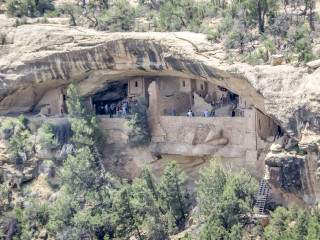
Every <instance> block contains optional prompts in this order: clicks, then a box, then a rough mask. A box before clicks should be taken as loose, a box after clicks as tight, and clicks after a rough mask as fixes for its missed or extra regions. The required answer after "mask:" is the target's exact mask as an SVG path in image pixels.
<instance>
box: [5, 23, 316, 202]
mask: <svg viewBox="0 0 320 240" xmlns="http://www.w3.org/2000/svg"><path fill="white" fill-rule="evenodd" d="M8 36H10V41H9V42H10V44H7V45H3V46H0V115H4V114H8V113H17V112H19V113H20V112H28V111H31V110H32V109H33V108H34V106H36V104H37V103H38V101H39V100H40V98H41V97H42V96H43V95H44V94H45V93H46V91H48V89H51V88H55V87H58V86H63V85H66V84H68V83H70V82H71V80H72V79H76V80H77V81H78V82H79V87H80V90H81V93H82V94H83V95H90V94H93V93H95V92H97V91H99V90H101V89H103V88H105V87H106V86H107V82H108V81H111V80H118V79H126V78H130V77H133V76H154V75H156V76H160V75H162V76H181V77H190V78H194V79H201V80H205V81H209V82H212V83H215V84H217V85H219V86H222V87H226V88H228V89H229V90H231V91H233V92H235V93H237V94H239V95H240V96H241V97H242V98H243V99H245V100H246V101H247V103H248V104H249V105H250V104H251V105H253V106H254V107H256V108H257V109H259V110H260V111H262V112H263V113H265V114H267V115H269V116H271V117H272V118H273V119H274V120H275V121H276V123H278V124H279V125H280V126H281V128H282V129H284V130H285V131H286V132H287V133H288V136H290V137H295V139H297V140H298V141H300V142H299V147H300V148H301V149H305V150H306V151H307V155H306V156H304V157H300V156H298V155H292V154H290V153H282V152H277V153H272V154H275V155H273V156H269V157H268V158H267V162H266V163H267V165H268V166H269V168H270V171H271V173H272V171H275V172H277V175H274V174H273V175H274V176H278V177H279V179H278V180H277V183H276V182H272V181H269V185H273V187H274V188H275V189H280V190H281V191H282V192H291V193H294V194H297V195H298V196H300V197H301V198H302V199H306V197H310V198H312V199H313V200H312V201H307V202H308V203H313V202H314V200H316V199H318V200H319V199H320V197H318V195H319V193H320V191H319V192H317V191H315V190H314V189H316V188H318V186H319V182H318V180H317V179H316V178H314V176H316V173H315V172H314V171H315V169H314V164H313V163H316V165H317V161H318V152H319V151H318V142H317V141H318V136H319V120H320V114H319V113H320V85H319V84H318V81H319V78H320V68H317V69H315V70H314V71H313V72H312V73H311V71H308V68H294V67H292V66H285V65H279V66H267V65H264V66H255V67H251V66H248V65H247V64H234V65H227V64H226V63H225V62H223V57H222V58H221V46H220V45H219V44H214V43H209V42H208V41H207V40H206V38H205V36H204V35H202V34H195V33H183V32H180V33H105V32H96V31H94V30H90V29H83V28H71V27H67V26H57V25H31V26H20V27H18V28H11V29H8ZM306 128H308V130H310V131H312V132H313V135H314V138H312V139H311V138H310V137H309V138H308V140H306V141H305V140H304V139H305V138H306V135H305V134H303V133H302V130H304V129H306ZM212 131H213V130H212ZM213 135H215V133H213ZM283 147H284V146H281V148H283ZM281 151H282V150H281ZM114 154H115V155H116V153H114ZM114 159H121V156H118V157H117V158H114ZM310 159H312V161H313V162H312V164H310V163H311V160H310ZM115 164H119V165H121V164H122V163H121V160H119V161H118V162H116V163H115ZM126 167H127V168H130V164H127V165H126ZM294 169H299V170H296V171H297V172H295V173H294V174H293V175H291V172H292V171H293V170H294ZM319 172H320V171H319ZM271 175H272V174H271ZM304 178H309V179H311V178H312V181H307V182H308V184H307V185H305V184H304V182H305V181H304ZM277 184H278V185H277ZM279 184H280V185H279ZM319 196H320V195H319Z"/></svg>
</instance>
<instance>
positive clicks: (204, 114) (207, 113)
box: [203, 109, 209, 117]
mask: <svg viewBox="0 0 320 240" xmlns="http://www.w3.org/2000/svg"><path fill="white" fill-rule="evenodd" d="M203 116H204V117H209V111H208V109H206V110H204V112H203Z"/></svg>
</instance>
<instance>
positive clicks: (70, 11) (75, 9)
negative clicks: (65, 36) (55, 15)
mask: <svg viewBox="0 0 320 240" xmlns="http://www.w3.org/2000/svg"><path fill="white" fill-rule="evenodd" d="M59 10H60V12H61V13H62V14H66V15H69V17H70V23H71V24H72V25H73V26H76V25H77V19H78V17H79V15H80V13H81V9H80V6H79V5H74V4H72V3H70V2H63V3H62V4H61V6H60V7H59Z"/></svg>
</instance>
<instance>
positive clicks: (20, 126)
mask: <svg viewBox="0 0 320 240" xmlns="http://www.w3.org/2000/svg"><path fill="white" fill-rule="evenodd" d="M0 132H1V135H2V137H3V138H4V139H5V144H6V148H7V152H8V153H9V155H10V156H11V157H14V156H16V157H18V158H19V159H20V158H22V156H21V154H22V153H24V154H25V153H26V152H28V151H31V150H32V147H33V141H32V139H31V138H30V136H31V134H30V131H29V129H27V127H26V125H25V118H24V117H23V116H21V117H20V118H19V119H15V118H11V119H9V120H7V121H5V122H4V123H3V124H2V126H1V128H0ZM18 155H20V157H19V156H18ZM16 157H14V158H16Z"/></svg>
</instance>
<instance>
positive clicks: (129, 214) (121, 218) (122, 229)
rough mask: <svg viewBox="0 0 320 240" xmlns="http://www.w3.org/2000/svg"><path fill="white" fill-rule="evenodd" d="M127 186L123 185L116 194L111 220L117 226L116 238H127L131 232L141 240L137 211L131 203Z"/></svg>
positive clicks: (139, 220)
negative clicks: (134, 232)
mask: <svg viewBox="0 0 320 240" xmlns="http://www.w3.org/2000/svg"><path fill="white" fill-rule="evenodd" d="M128 188H129V186H127V185H126V184H124V185H123V186H122V188H121V189H120V190H119V191H118V192H117V193H116V195H115V197H114V200H113V205H112V212H113V213H115V215H114V218H113V219H112V221H113V223H114V224H115V225H116V226H117V228H116V237H128V236H129V234H130V233H132V231H133V230H135V231H136V233H137V234H138V238H139V239H142V237H141V233H140V230H139V226H140V224H141V219H140V217H139V214H138V213H137V209H136V207H135V206H134V204H133V203H132V198H131V197H130V193H129V191H130V190H129V189H128Z"/></svg>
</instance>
